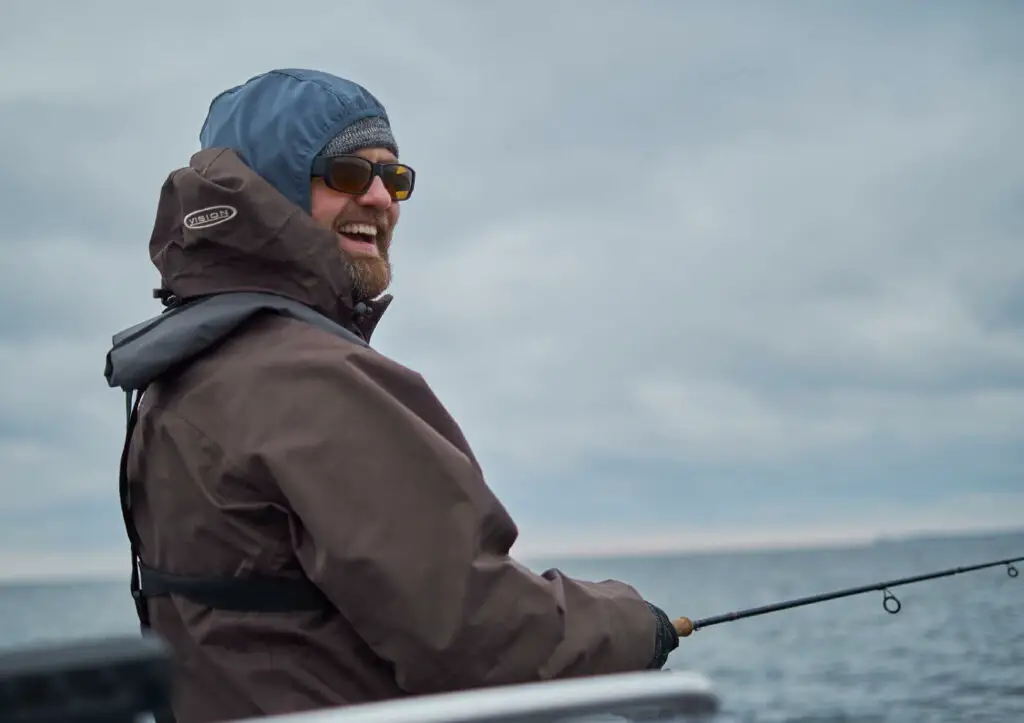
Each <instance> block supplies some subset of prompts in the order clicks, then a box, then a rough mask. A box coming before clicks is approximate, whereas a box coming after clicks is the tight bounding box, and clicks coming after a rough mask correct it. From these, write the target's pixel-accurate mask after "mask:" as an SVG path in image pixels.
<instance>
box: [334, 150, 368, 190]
mask: <svg viewBox="0 0 1024 723" xmlns="http://www.w3.org/2000/svg"><path fill="white" fill-rule="evenodd" d="M329 173H330V174H331V177H330V184H329V185H330V186H331V188H333V189H334V190H336V191H341V192H342V193H351V194H354V195H359V194H361V193H365V192H366V191H367V189H369V187H370V181H371V180H372V175H371V174H372V173H373V169H372V167H371V166H370V164H369V162H368V161H366V160H364V159H362V158H358V157H351V156H349V157H341V158H335V159H333V161H332V163H331V166H330V171H329Z"/></svg>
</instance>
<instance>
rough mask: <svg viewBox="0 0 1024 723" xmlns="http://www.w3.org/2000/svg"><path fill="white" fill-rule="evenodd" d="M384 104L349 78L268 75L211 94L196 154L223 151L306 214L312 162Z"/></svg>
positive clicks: (292, 71)
mask: <svg viewBox="0 0 1024 723" xmlns="http://www.w3.org/2000/svg"><path fill="white" fill-rule="evenodd" d="M371 116H379V117H381V118H384V119H385V120H388V116H387V111H386V110H385V109H384V106H383V105H382V104H381V103H380V101H378V100H377V99H376V98H375V97H374V96H373V95H371V94H370V92H369V91H367V90H366V89H365V88H363V87H362V86H361V85H359V84H357V83H353V82H352V81H350V80H346V79H344V78H339V77H338V76H335V75H331V74H329V73H324V72H320V71H315V70H304V69H298V68H287V69H279V70H271V71H269V72H267V73H263V74H262V75H257V76H255V77H254V78H251V79H249V80H248V81H246V82H245V83H244V84H242V85H239V86H236V87H234V88H230V89H229V90H226V91H224V92H223V93H220V94H219V95H217V96H216V97H215V98H214V99H213V101H212V102H211V103H210V108H209V112H208V114H207V116H206V120H205V121H204V123H203V128H202V130H201V132H200V134H199V140H200V142H201V143H202V148H203V149H209V148H230V149H232V150H233V151H235V152H236V153H237V154H238V156H239V157H240V158H241V159H242V160H243V161H244V162H245V163H246V165H248V166H249V167H250V168H252V169H253V170H254V171H255V172H256V173H258V174H259V175H261V176H262V177H263V178H264V179H266V180H267V182H269V183H270V184H271V185H272V186H274V187H275V188H276V189H277V190H278V191H279V192H280V193H281V195H283V196H284V197H285V198H287V199H288V200H289V201H291V202H292V203H294V204H295V205H296V206H298V207H299V208H301V209H303V210H305V211H309V207H310V200H309V178H310V175H309V174H310V170H311V169H312V165H313V158H314V157H315V156H316V155H317V153H319V152H320V151H321V150H322V149H323V148H324V146H325V145H327V143H328V141H330V140H331V139H332V138H334V136H336V135H337V134H338V133H340V132H341V131H342V130H344V129H345V128H347V127H348V126H349V125H351V124H352V123H355V122H356V121H358V120H362V119H363V118H368V117H371Z"/></svg>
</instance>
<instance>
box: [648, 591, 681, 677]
mask: <svg viewBox="0 0 1024 723" xmlns="http://www.w3.org/2000/svg"><path fill="white" fill-rule="evenodd" d="M647 607H649V608H650V609H651V614H653V615H654V619H655V620H656V621H657V624H658V627H657V632H656V633H655V636H656V637H655V639H654V659H653V660H651V664H650V665H648V666H647V669H648V670H660V669H661V668H663V667H664V666H665V663H666V662H667V661H668V654H669V653H671V652H672V651H673V650H675V649H676V648H678V647H679V633H677V632H676V628H675V626H674V625H672V621H671V620H669V617H668V615H666V614H665V612H664V611H663V610H662V609H661V608H659V607H657V606H655V605H651V603H647Z"/></svg>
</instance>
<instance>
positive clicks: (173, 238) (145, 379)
mask: <svg viewBox="0 0 1024 723" xmlns="http://www.w3.org/2000/svg"><path fill="white" fill-rule="evenodd" d="M200 138H201V141H202V150H200V151H199V152H198V153H196V154H195V155H194V156H193V157H192V159H191V162H190V163H189V165H188V166H187V167H185V168H181V169H178V170H176V171H174V172H172V173H171V174H170V176H169V177H168V179H167V181H166V182H165V183H164V186H163V188H162V191H161V194H160V199H159V204H158V209H157V213H156V221H155V225H154V229H153V233H152V236H151V238H150V243H149V251H150V257H151V259H152V261H153V263H154V265H155V266H156V268H157V269H158V270H159V272H160V276H161V280H162V289H161V291H160V296H161V297H162V298H163V299H164V301H165V303H166V305H167V307H168V308H167V310H166V311H165V312H164V313H162V314H160V315H158V316H157V317H154V318H153V319H150V320H148V321H145V322H142V323H141V324H138V325H136V326H134V327H132V328H130V329H128V330H125V331H124V332H122V333H120V334H118V335H115V337H114V346H113V348H112V349H111V350H110V352H109V353H108V355H107V368H106V377H107V381H108V383H109V384H110V385H111V386H118V387H121V388H122V389H124V390H125V391H126V392H127V393H128V398H129V402H130V404H129V410H130V411H129V419H128V427H129V429H128V434H127V437H126V442H125V447H124V454H123V457H122V467H121V494H122V506H123V509H124V515H125V525H126V527H127V531H128V535H129V539H130V541H131V547H132V565H133V567H132V592H133V596H134V597H135V600H136V607H137V610H138V614H139V618H140V621H141V623H142V626H143V628H144V629H146V630H152V631H154V632H155V633H156V634H158V635H159V636H161V637H162V638H164V639H165V640H166V641H167V642H168V644H169V646H170V648H171V650H172V651H173V653H174V656H175V659H176V661H177V665H178V679H177V685H176V691H175V700H174V713H175V716H176V717H177V719H178V720H179V721H181V723H202V722H206V721H221V720H229V719H237V718H243V717H257V716H262V715H270V714H282V713H290V712H296V711H301V710H309V709H314V708H323V707H328V706H340V705H346V704H352V703H361V702H368V701H378V700H384V699H389V698H396V697H400V696H408V695H419V694H426V693H436V692H442V691H454V690H463V689H468V688H476V687H482V686H490V685H501V684H513V683H523V682H530V681H539V680H550V679H554V678H565V677H570V676H583V675H596V674H603V673H613V672H623V671H630V670H643V669H657V668H661V667H662V666H663V665H664V664H665V661H666V658H667V656H668V654H669V652H670V651H671V650H672V649H674V648H675V647H676V646H677V645H678V637H677V634H676V632H675V630H674V629H673V627H672V624H671V623H670V621H669V620H668V618H667V617H666V616H665V614H664V613H663V612H662V611H661V610H659V609H658V608H656V607H654V606H653V605H651V604H649V603H647V602H645V600H644V599H643V598H642V597H641V596H640V595H639V594H638V593H637V592H636V590H634V589H633V588H632V587H630V586H628V585H626V584H624V583H621V582H617V581H604V582H588V581H582V580H576V579H573V578H570V577H568V576H566V575H564V574H562V573H560V572H559V571H557V570H549V571H547V572H544V573H543V574H536V573H534V572H532V571H530V570H529V569H527V568H526V567H525V566H524V565H522V564H520V563H518V562H517V561H516V560H515V559H513V558H512V557H511V556H510V554H509V553H510V549H511V547H512V544H513V542H514V541H515V540H516V537H517V535H518V532H517V528H516V525H515V523H514V522H513V520H512V519H511V518H510V516H509V514H508V513H507V511H506V510H505V508H504V507H503V506H502V504H501V503H500V501H499V500H498V499H497V498H496V497H495V495H494V494H493V493H492V491H491V490H490V489H489V488H488V486H487V484H486V482H485V480H484V474H483V472H482V470H481V468H480V465H479V464H478V463H477V460H476V458H475V457H474V455H473V452H472V450H471V449H470V446H469V444H468V443H467V441H466V439H465V438H464V436H463V434H462V432H461V431H460V429H459V427H458V425H457V424H456V423H455V421H454V420H453V419H452V417H451V416H450V415H449V414H448V412H447V411H446V410H445V407H444V405H443V404H442V403H441V402H440V400H439V399H438V398H437V397H436V396H435V395H434V393H433V392H432V391H431V389H430V387H429V386H428V385H427V383H426V382H425V381H424V380H423V379H422V377H420V375H418V374H416V373H415V372H413V371H410V370H409V369H407V368H406V367H404V366H402V365H400V364H398V363H396V362H395V361H392V360H391V359H389V358H387V357H385V356H383V355H382V354H380V353H379V352H377V351H376V350H374V349H373V348H372V347H371V346H370V345H369V342H370V339H371V335H372V333H373V330H374V327H375V326H376V325H377V323H378V321H379V320H380V317H381V314H382V313H383V312H384V310H385V309H386V308H387V306H388V304H389V303H390V301H391V297H390V296H384V295H383V294H384V292H385V290H386V289H387V288H388V286H389V284H390V282H391V264H390V253H391V242H392V237H393V233H394V231H395V228H396V227H397V225H398V220H399V210H400V208H401V203H402V202H404V201H407V200H408V199H409V198H410V197H411V195H412V192H413V189H414V186H415V178H416V174H415V172H414V171H413V169H412V168H411V167H410V166H409V165H406V164H405V163H404V162H402V161H400V160H399V153H398V150H399V149H398V144H397V143H396V142H395V138H394V135H393V133H392V129H391V123H390V120H389V118H388V114H387V112H386V111H385V109H384V106H383V105H382V104H381V103H380V102H379V101H378V100H377V99H376V98H375V97H374V96H373V95H371V94H370V93H369V92H368V91H367V90H366V89H365V88H363V87H362V86H360V85H358V84H356V83H354V82H351V81H349V80H346V79H343V78H339V77H336V76H333V75H330V74H327V73H323V72H319V71H313V70H301V69H284V70H274V71H270V72H268V73H264V74H262V75H259V76H257V77H255V78H252V79H251V80H249V81H248V82H246V83H244V84H243V85H240V86H238V87H235V88H232V89H230V90H227V91H225V92H224V93H221V94H220V95H218V96H217V97H216V98H215V99H214V100H213V102H212V103H211V105H210V109H209V114H208V116H207V118H206V121H205V123H204V125H203V129H202V132H201V134H200ZM143 392H144V393H143Z"/></svg>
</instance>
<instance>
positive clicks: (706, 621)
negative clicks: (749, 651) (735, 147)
mask: <svg viewBox="0 0 1024 723" xmlns="http://www.w3.org/2000/svg"><path fill="white" fill-rule="evenodd" d="M1021 561H1024V557H1014V558H1010V559H1008V560H995V561H993V562H983V563H981V564H980V565H969V566H967V567H954V568H950V569H949V570H940V571H939V572H930V573H927V574H924V575H915V576H913V577H902V578H900V579H898V580H888V581H886V582H876V583H874V584H871V585H861V586H860V587H850V588H846V589H844V590H836V591H835V592H826V593H822V594H821V595H811V596H809V597H800V598H796V599H795V600H786V601H784V602H779V603H774V604H772V605H762V606H760V607H756V608H748V609H746V610H738V611H737V612H733V613H725V614H724V615H714V616H712V617H709V618H700V619H698V620H691V619H690V618H686V617H683V618H677V619H676V620H673V621H672V625H673V626H674V627H675V629H676V632H677V633H678V634H679V637H681V638H685V637H689V636H690V634H691V633H693V632H695V631H697V630H700V629H701V628H707V627H711V626H712V625H718V624H719V623H728V622H732V621H733V620H742V619H743V618H752V617H754V616H755V615H765V614H767V613H774V612H778V611H779V610H789V609H791V608H798V607H803V606H804V605H813V604H815V603H820V602H825V601H827V600H836V599H838V598H841V597H850V596H852V595H862V594H864V593H866V592H874V591H876V590H881V591H882V607H883V608H885V611H886V612H887V613H890V614H892V615H895V614H896V613H898V612H899V611H900V610H901V609H902V608H903V604H902V603H901V602H900V601H899V599H898V598H897V597H896V596H895V595H893V594H892V592H890V590H889V588H891V587H899V586H900V585H911V584H913V583H916V582H924V581H925V580H934V579H936V578H939V577H949V576H951V575H960V574H962V573H965V572H973V571H974V570H984V569H985V568H988V567H998V566H999V565H1006V574H1007V575H1009V576H1010V577H1017V575H1018V574H1019V572H1018V571H1017V568H1016V567H1014V566H1013V563H1015V562H1021Z"/></svg>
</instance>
